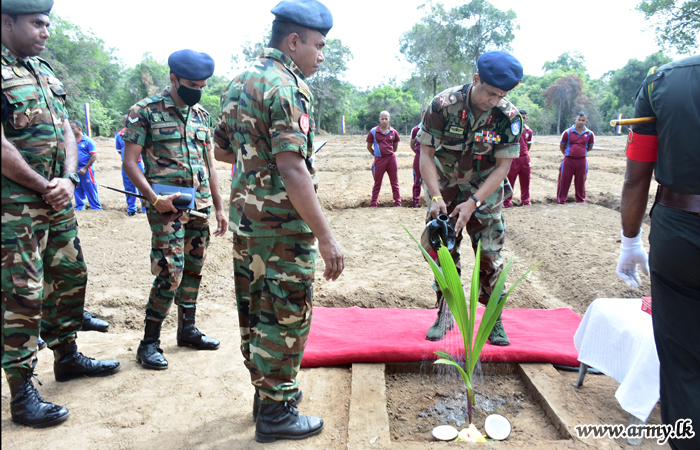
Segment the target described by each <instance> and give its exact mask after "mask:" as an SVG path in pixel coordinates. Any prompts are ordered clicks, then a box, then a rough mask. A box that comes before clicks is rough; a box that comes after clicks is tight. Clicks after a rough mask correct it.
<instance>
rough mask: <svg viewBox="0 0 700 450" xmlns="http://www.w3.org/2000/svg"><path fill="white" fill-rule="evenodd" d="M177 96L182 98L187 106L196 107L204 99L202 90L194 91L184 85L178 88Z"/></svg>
mask: <svg viewBox="0 0 700 450" xmlns="http://www.w3.org/2000/svg"><path fill="white" fill-rule="evenodd" d="M177 95H179V96H180V98H181V99H182V101H183V102H185V105H187V106H194V105H196V104H197V102H198V101H199V100H200V99H201V98H202V90H201V89H192V88H188V87H187V86H183V85H182V84H181V85H180V86H178V88H177Z"/></svg>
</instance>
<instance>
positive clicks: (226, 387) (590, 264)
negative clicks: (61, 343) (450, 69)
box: [2, 136, 660, 449]
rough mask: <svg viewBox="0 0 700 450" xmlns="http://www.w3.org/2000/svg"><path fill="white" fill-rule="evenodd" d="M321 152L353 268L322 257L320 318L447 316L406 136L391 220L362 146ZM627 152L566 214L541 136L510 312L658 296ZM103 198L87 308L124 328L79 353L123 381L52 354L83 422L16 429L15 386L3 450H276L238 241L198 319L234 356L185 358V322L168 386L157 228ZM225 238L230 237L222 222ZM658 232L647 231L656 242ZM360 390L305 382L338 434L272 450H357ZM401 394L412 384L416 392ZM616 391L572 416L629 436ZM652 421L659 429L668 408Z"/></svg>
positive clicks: (109, 157)
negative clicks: (350, 430) (260, 387)
mask: <svg viewBox="0 0 700 450" xmlns="http://www.w3.org/2000/svg"><path fill="white" fill-rule="evenodd" d="M321 139H327V140H328V144H327V145H326V146H325V147H323V149H322V151H321V152H320V153H319V154H318V157H317V166H318V169H319V178H320V189H319V199H320V202H321V205H322V207H323V209H324V211H325V213H326V217H327V218H328V221H329V223H330V225H331V228H332V229H333V232H334V234H335V236H336V238H337V240H338V241H339V242H340V244H341V246H342V248H343V250H344V252H345V255H346V264H347V267H346V269H345V272H344V273H343V275H342V276H341V278H340V279H339V280H338V281H336V282H332V283H330V282H326V281H325V280H322V278H321V274H322V273H323V270H324V264H323V261H322V260H321V259H320V258H319V264H318V267H317V281H316V283H315V287H314V289H315V296H314V297H315V303H316V305H319V306H328V307H349V306H360V307H365V308H372V307H393V308H432V307H433V306H434V302H435V297H434V294H433V292H432V290H431V288H430V280H431V275H430V269H429V268H428V266H427V265H426V264H425V262H423V260H422V258H421V256H420V253H419V251H418V249H417V248H416V247H415V244H414V243H413V242H412V241H410V240H409V237H408V236H407V235H406V233H405V231H404V230H403V229H402V227H401V224H403V225H405V226H406V227H407V228H408V229H409V230H410V231H411V233H413V234H414V235H415V236H418V235H419V234H420V233H421V231H422V228H423V226H424V218H425V213H426V210H425V207H421V208H419V209H414V208H411V207H410V205H411V185H412V182H413V178H412V177H413V175H412V161H413V155H412V153H411V151H410V149H409V147H408V140H409V139H408V137H405V136H402V141H401V144H400V145H399V152H398V159H399V180H400V189H401V194H402V200H403V204H404V205H406V206H405V207H401V208H394V207H391V205H392V204H393V202H392V200H391V189H390V187H389V184H388V179H385V181H384V185H383V187H382V193H381V194H380V207H379V208H369V200H370V193H371V188H372V183H373V180H372V176H371V172H370V169H371V165H372V157H371V156H370V155H369V153H368V152H367V150H366V144H365V142H364V137H363V136H347V137H345V136H327V137H322V138H321ZM624 140H625V138H624V137H597V143H596V146H595V151H594V152H592V154H591V155H590V157H589V174H588V181H587V185H586V187H587V203H585V204H575V203H573V186H572V188H571V191H570V192H569V201H570V202H571V203H567V204H566V205H557V204H556V203H555V192H556V181H557V168H558V165H559V163H560V161H561V159H562V156H561V154H560V152H559V150H558V142H559V139H558V137H557V136H535V138H534V142H533V148H532V150H531V159H532V171H533V176H532V183H531V198H532V203H533V204H532V206H528V207H522V206H519V205H520V202H519V198H520V189H519V188H518V187H516V188H515V199H516V200H515V202H514V204H515V205H516V206H514V207H513V208H511V209H508V210H506V211H505V213H504V216H505V218H506V222H507V235H506V244H505V250H504V256H505V257H511V256H513V268H512V272H511V273H512V274H520V273H523V272H524V271H525V270H526V269H527V268H529V267H530V266H532V265H533V264H535V263H536V262H538V261H543V264H542V265H541V266H540V267H539V268H538V269H537V270H536V271H535V272H534V273H533V274H532V275H531V276H530V277H529V278H528V279H526V280H525V281H524V282H523V283H521V284H520V285H519V286H518V288H517V289H516V291H515V292H514V294H513V295H512V297H511V299H510V300H509V302H510V303H509V305H508V306H507V307H509V308H554V307H570V308H572V309H573V310H574V311H576V312H577V313H579V314H581V315H583V314H584V313H585V311H586V308H587V307H588V305H589V304H590V303H591V302H592V301H593V300H595V299H596V298H601V297H639V296H641V295H649V293H650V286H649V281H648V279H646V278H644V279H643V280H644V281H643V285H642V287H641V289H640V290H638V291H632V290H630V289H628V288H627V286H626V285H625V284H624V283H623V282H622V281H621V280H620V279H619V278H618V277H617V275H616V274H615V265H616V261H617V252H618V248H619V242H620V215H619V203H620V200H619V199H620V191H621V186H622V181H623V176H624V165H625V158H624V153H623V147H624ZM95 168H96V179H97V182H98V183H103V184H107V185H110V186H115V187H119V188H121V187H122V180H121V171H120V159H119V155H118V153H117V152H116V151H115V150H114V140H113V139H99V140H98V160H97V162H96V164H95ZM217 168H218V175H219V180H220V184H221V189H222V192H223V193H224V194H223V195H224V197H225V198H227V197H228V192H229V189H230V181H229V177H230V172H231V169H230V166H226V165H223V164H221V165H219V166H217ZM100 199H101V201H102V204H103V207H104V210H103V211H80V212H78V213H77V214H78V221H79V226H80V231H79V233H80V238H81V242H82V245H83V251H84V254H85V258H86V260H87V264H88V271H89V282H88V290H87V299H86V309H88V310H89V311H91V312H92V313H94V314H96V315H98V316H100V317H102V318H104V319H106V320H108V321H109V322H110V323H111V328H110V330H109V332H108V333H106V334H101V333H96V332H88V333H80V335H79V339H78V344H79V347H80V350H81V351H82V352H83V353H85V354H86V355H89V356H92V357H97V358H116V359H119V361H120V362H121V363H122V369H121V371H120V372H119V373H117V374H115V375H114V376H111V377H108V378H101V379H86V380H80V381H72V382H68V383H57V382H56V381H54V378H53V371H52V366H51V364H52V363H53V356H52V355H51V352H49V351H47V350H44V351H42V352H40V353H39V363H38V366H37V375H38V377H39V379H40V380H41V381H42V382H43V386H41V387H39V390H40V392H41V395H42V396H43V397H44V398H46V399H47V400H50V401H52V402H55V403H57V404H60V405H64V406H66V407H67V408H68V409H69V410H70V411H71V417H70V418H69V420H68V421H67V422H65V423H64V424H63V425H61V426H59V427H55V428H49V429H44V430H33V429H29V428H26V427H20V426H17V425H14V424H13V423H12V422H11V420H10V415H9V390H8V388H7V384H6V383H2V446H3V448H6V449H8V448H22V449H44V448H55V449H74V448H97V447H99V448H105V449H113V448H130V449H131V448H133V449H152V448H156V447H159V448H166V449H181V448H182V449H184V448H198V449H199V448H201V449H218V448H234V449H244V448H245V449H248V448H261V447H262V446H261V445H259V444H257V443H256V442H255V440H254V436H253V435H254V423H253V421H252V418H251V410H252V407H251V404H252V397H253V392H254V390H253V388H252V386H251V385H250V381H249V377H248V374H247V371H246V370H245V368H244V366H243V363H242V357H241V355H240V352H239V349H238V345H239V341H240V334H239V330H238V328H237V318H236V306H235V301H234V299H233V278H232V243H231V233H230V232H229V233H227V235H226V236H225V237H220V238H212V241H211V244H210V246H209V250H208V255H207V261H206V264H205V268H204V280H203V282H202V288H201V292H200V297H199V307H198V317H197V324H198V326H199V328H200V329H201V330H202V331H203V332H205V333H206V334H208V335H210V336H213V337H216V338H217V339H220V340H221V348H220V349H219V350H218V351H215V352H197V351H194V350H191V349H184V348H178V347H177V346H176V344H175V330H176V315H175V314H171V315H170V316H169V317H168V318H167V319H166V322H165V325H164V331H163V335H162V338H161V341H162V345H161V346H162V348H163V350H164V352H165V355H166V357H167V358H168V361H169V362H170V368H169V369H168V370H166V371H162V372H161V371H150V370H145V369H143V368H142V367H141V366H140V365H137V364H136V361H135V353H136V348H137V347H138V343H139V340H140V338H141V337H142V333H143V331H142V330H143V318H144V305H145V303H146V298H147V295H148V291H149V289H150V286H151V283H152V281H153V277H152V275H151V273H150V263H149V248H150V232H149V227H148V223H147V220H146V217H145V215H143V214H139V215H137V216H135V217H128V216H127V215H126V203H125V200H124V196H123V195H121V194H118V193H115V192H112V191H109V190H106V189H100ZM650 205H651V196H650ZM211 224H212V229H213V228H215V226H216V225H215V221H214V220H213V218H212V221H211ZM648 232H649V226H648V225H646V226H645V227H644V235H645V236H644V238H645V242H646V238H647V236H648ZM463 255H465V256H464V257H463V266H464V267H465V270H464V273H465V277H466V276H467V274H469V273H471V267H470V265H471V264H472V263H473V257H470V256H469V255H470V252H469V251H468V250H467V251H466V252H463ZM562 376H563V377H565V378H566V380H567V382H569V383H572V382H573V381H574V380H575V374H574V373H571V372H562ZM350 379H351V368H350V367H331V368H317V369H304V370H302V373H301V375H300V383H301V386H302V388H303V390H304V401H303V403H302V404H301V407H300V410H301V412H302V413H304V414H313V415H319V416H321V417H323V419H324V420H325V422H326V427H325V430H324V431H323V432H322V433H321V434H320V435H319V436H318V437H315V438H313V439H310V440H307V441H301V442H288V441H287V442H285V441H279V442H278V443H276V444H273V445H269V446H268V447H269V448H285V449H287V448H290V449H296V448H304V449H307V448H308V449H316V448H318V449H325V448H328V449H341V448H347V424H348V405H349V399H350ZM417 380H418V381H417V383H419V384H420V383H421V381H425V380H421V378H420V377H419V378H417ZM392 382H393V383H394V384H396V383H399V384H401V383H407V384H408V385H409V386H410V383H412V382H416V381H415V380H414V381H410V380H408V379H406V380H403V379H397V380H394V381H392ZM617 386H618V384H617V383H616V382H615V381H614V380H612V379H610V378H608V377H605V376H594V375H589V376H588V377H587V379H586V384H584V386H583V387H582V388H581V389H579V390H576V389H575V388H573V387H571V403H570V407H571V409H572V410H573V411H577V410H587V411H592V412H593V413H594V414H595V415H596V417H598V418H600V419H601V420H602V421H604V422H605V423H626V422H627V414H626V413H625V412H624V411H623V410H622V409H621V408H620V406H619V405H618V404H617V401H616V400H615V398H614V391H615V389H617ZM398 392H399V393H398V397H397V396H394V399H395V401H396V402H398V403H399V404H403V403H409V402H415V401H416V400H415V398H413V397H412V396H414V393H415V392H416V391H415V390H414V389H403V390H399V391H398ZM400 392H404V394H401V393H400ZM392 395H393V394H392ZM401 395H404V397H403V398H402V397H401ZM421 397H422V398H423V399H424V405H423V406H424V407H425V409H427V408H429V407H430V405H432V404H433V403H434V401H435V398H430V396H425V395H423V396H421ZM421 407H422V406H421ZM649 421H650V423H659V421H660V417H659V413H658V406H657V408H656V409H655V411H654V412H653V413H652V416H651V417H650V420H649ZM534 422H535V423H536V422H537V421H536V420H535V421H534ZM517 431H518V429H517V428H516V433H517ZM392 433H393V432H392ZM392 439H393V438H392ZM619 443H620V444H621V445H623V446H626V445H625V444H624V442H622V441H620V442H619ZM646 445H649V443H646V442H645V446H646ZM654 446H655V445H654ZM523 448H530V446H529V445H528V444H527V443H523ZM533 448H536V447H533Z"/></svg>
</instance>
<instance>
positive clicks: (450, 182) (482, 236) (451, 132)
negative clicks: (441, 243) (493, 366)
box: [416, 52, 523, 345]
mask: <svg viewBox="0 0 700 450" xmlns="http://www.w3.org/2000/svg"><path fill="white" fill-rule="evenodd" d="M477 64H478V73H477V74H475V75H474V78H473V81H472V83H469V84H465V85H463V86H456V87H452V88H449V89H446V90H444V91H443V92H441V93H440V94H438V95H437V96H436V97H435V98H434V99H433V100H432V102H431V104H430V106H429V108H428V110H427V111H426V112H425V115H424V116H423V122H422V124H421V129H420V131H419V132H418V135H417V136H416V140H417V141H418V142H420V144H421V159H420V170H421V175H422V176H423V182H424V184H425V188H426V192H428V196H429V197H430V198H431V199H432V201H431V203H430V209H429V211H428V215H427V218H426V220H427V221H430V220H432V219H433V218H435V217H437V215H438V214H440V213H443V214H449V216H450V218H451V219H452V220H453V222H454V225H455V231H456V232H457V243H456V245H455V247H454V249H453V251H452V258H453V259H454V262H455V264H456V265H457V270H458V271H460V243H461V240H462V232H461V231H462V228H464V227H465V226H466V227H467V233H468V234H469V237H470V238H471V241H472V242H471V243H472V247H473V248H474V250H475V251H476V248H477V244H478V242H479V241H481V273H480V288H479V301H480V302H481V303H484V304H486V303H487V302H488V299H489V297H490V295H491V292H493V288H494V286H495V284H496V280H497V279H498V276H499V274H500V273H501V270H502V268H503V261H502V259H501V248H503V242H504V240H505V230H506V227H505V222H504V220H503V217H502V216H501V208H502V206H503V199H504V198H506V197H510V195H511V189H510V185H509V184H508V180H507V178H506V176H507V175H508V170H509V168H510V163H511V161H512V159H513V158H517V157H518V155H519V153H520V149H519V146H518V139H519V138H520V134H521V132H522V123H523V122H522V118H521V116H520V113H519V112H518V109H517V108H516V107H515V106H513V105H512V104H511V103H510V102H509V101H508V100H506V99H505V95H506V93H507V92H508V91H509V90H511V89H513V88H514V87H515V86H516V85H517V84H518V83H519V82H520V80H521V79H522V76H523V69H522V66H521V65H520V63H519V62H518V60H517V59H515V58H514V57H513V56H511V55H509V54H508V53H505V52H487V53H484V54H483V55H481V57H480V58H479V60H478V63H477ZM460 272H461V271H460ZM434 287H435V290H436V296H437V307H438V317H437V320H436V321H435V323H434V324H433V326H432V327H431V328H430V329H429V330H428V332H427V334H426V336H425V337H426V339H428V340H431V341H437V340H441V339H443V338H444V337H445V333H446V332H447V331H449V330H451V329H452V327H453V326H454V323H453V319H452V315H451V314H450V311H449V308H448V307H447V305H446V302H445V299H444V297H443V296H442V293H441V292H440V290H439V288H438V287H437V286H436V285H435V284H434ZM489 340H490V341H491V344H492V345H509V344H510V341H508V336H507V335H506V333H505V330H504V329H503V324H502V322H501V318H500V317H499V318H498V322H496V325H495V326H494V328H493V331H492V332H491V335H490V336H489Z"/></svg>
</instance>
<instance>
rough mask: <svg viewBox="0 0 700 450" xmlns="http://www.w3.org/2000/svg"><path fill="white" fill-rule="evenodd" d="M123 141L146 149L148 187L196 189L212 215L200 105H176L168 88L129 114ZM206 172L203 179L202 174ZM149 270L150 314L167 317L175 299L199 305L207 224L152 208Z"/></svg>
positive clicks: (200, 205) (205, 120)
mask: <svg viewBox="0 0 700 450" xmlns="http://www.w3.org/2000/svg"><path fill="white" fill-rule="evenodd" d="M126 125H127V128H126V130H125V131H124V134H123V135H122V139H124V141H125V142H133V143H134V144H137V145H140V146H142V147H143V151H142V153H141V156H142V158H143V164H144V175H145V176H146V179H147V180H148V182H149V183H150V184H154V183H156V184H166V185H171V186H181V187H189V188H191V187H194V188H196V195H195V209H197V210H202V211H203V212H205V213H207V215H208V213H209V210H210V207H211V205H212V203H213V202H212V196H211V192H210V190H209V181H208V179H209V164H208V158H209V155H208V153H207V152H209V151H210V149H211V145H212V142H211V125H212V123H211V117H210V116H209V113H208V112H207V111H206V110H205V109H204V108H202V107H201V106H200V105H198V104H197V105H194V106H192V107H188V106H180V105H176V104H175V103H174V102H173V99H172V97H171V96H170V94H169V92H168V90H167V89H166V90H164V91H163V92H161V93H160V94H157V95H154V96H151V97H148V98H145V99H143V100H140V101H139V102H138V103H136V104H135V105H134V106H133V107H132V108H131V110H130V111H129V117H128V118H127V124H126ZM200 169H203V171H204V172H203V173H204V176H203V177H202V180H201V181H200V177H199V176H198V172H199V171H200ZM147 212H148V222H149V224H150V226H151V233H152V236H151V272H152V273H153V275H154V276H155V277H156V279H155V280H154V282H153V287H152V288H151V292H150V295H149V297H148V304H147V305H146V315H147V316H148V317H152V318H155V319H157V320H159V321H160V320H163V319H165V316H167V314H168V311H169V310H170V307H171V306H172V303H173V300H174V301H175V303H176V304H178V305H180V306H183V307H192V306H194V305H195V303H196V302H197V295H198V293H199V285H200V282H201V280H202V266H203V265H204V260H205V258H206V251H207V247H208V246H209V220H208V219H206V218H201V217H196V216H193V215H190V214H188V213H187V212H184V211H178V212H176V213H165V214H163V213H160V212H158V210H156V208H155V207H154V206H152V205H150V206H149V207H148V210H147Z"/></svg>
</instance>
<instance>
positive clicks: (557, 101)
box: [544, 75, 583, 134]
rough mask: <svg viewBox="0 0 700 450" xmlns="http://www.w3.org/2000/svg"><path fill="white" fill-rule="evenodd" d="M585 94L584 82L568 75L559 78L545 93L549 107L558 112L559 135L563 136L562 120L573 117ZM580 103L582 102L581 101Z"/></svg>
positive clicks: (577, 77)
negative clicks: (581, 97) (580, 98)
mask: <svg viewBox="0 0 700 450" xmlns="http://www.w3.org/2000/svg"><path fill="white" fill-rule="evenodd" d="M582 93H583V80H582V79H581V78H580V77H579V76H577V75H567V76H565V77H562V78H559V79H558V80H557V81H556V82H555V83H553V84H552V85H551V86H549V88H547V90H546V91H545V93H544V96H545V98H546V100H547V107H552V106H554V107H555V108H556V110H557V134H561V118H562V114H564V115H565V116H564V117H569V116H572V115H573V114H572V111H573V110H574V109H576V106H577V102H576V101H577V100H578V99H579V96H581V94H582ZM579 103H580V100H579Z"/></svg>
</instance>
